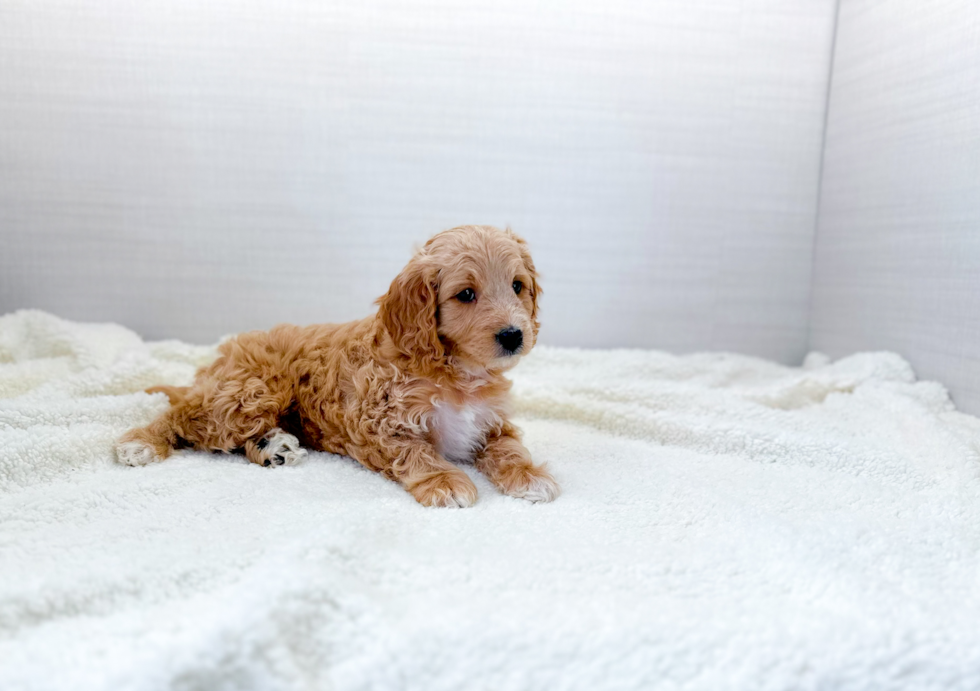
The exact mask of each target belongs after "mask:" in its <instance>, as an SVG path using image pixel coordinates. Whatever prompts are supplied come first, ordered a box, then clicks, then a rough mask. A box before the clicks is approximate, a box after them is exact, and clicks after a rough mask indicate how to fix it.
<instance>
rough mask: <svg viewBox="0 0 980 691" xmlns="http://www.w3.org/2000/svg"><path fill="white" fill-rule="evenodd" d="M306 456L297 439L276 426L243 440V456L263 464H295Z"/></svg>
mask: <svg viewBox="0 0 980 691" xmlns="http://www.w3.org/2000/svg"><path fill="white" fill-rule="evenodd" d="M306 456H307V453H306V449H303V448H300V445H299V439H297V438H296V437H294V436H293V435H291V434H289V433H288V432H284V431H282V430H281V429H279V428H278V427H273V428H272V429H271V430H269V431H268V432H266V433H265V434H264V435H262V436H261V437H259V438H257V439H249V440H248V441H246V442H245V457H246V458H248V460H250V461H251V462H252V463H257V464H259V465H263V466H270V465H271V466H277V465H296V464H297V463H300V462H301V461H303V460H304V459H305V458H306Z"/></svg>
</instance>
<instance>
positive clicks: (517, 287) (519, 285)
mask: <svg viewBox="0 0 980 691" xmlns="http://www.w3.org/2000/svg"><path fill="white" fill-rule="evenodd" d="M522 290H524V284H523V283H521V282H520V281H514V292H515V293H517V294H518V295H520V294H521V291H522Z"/></svg>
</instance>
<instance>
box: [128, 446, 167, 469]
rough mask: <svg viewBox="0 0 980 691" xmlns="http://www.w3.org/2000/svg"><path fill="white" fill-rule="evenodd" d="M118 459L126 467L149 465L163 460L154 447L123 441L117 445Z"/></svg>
mask: <svg viewBox="0 0 980 691" xmlns="http://www.w3.org/2000/svg"><path fill="white" fill-rule="evenodd" d="M116 458H117V459H118V460H119V462H120V463H125V464H126V465H134V466H135V465H148V464H150V463H156V462H157V461H162V460H163V459H162V458H160V457H159V456H157V453H156V451H154V450H153V447H152V446H150V445H149V444H147V443H146V442H142V441H121V442H119V443H118V444H116Z"/></svg>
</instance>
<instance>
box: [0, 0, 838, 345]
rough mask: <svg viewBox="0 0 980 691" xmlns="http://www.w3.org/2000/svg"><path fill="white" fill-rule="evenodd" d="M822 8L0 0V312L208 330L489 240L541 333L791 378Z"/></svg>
mask: <svg viewBox="0 0 980 691" xmlns="http://www.w3.org/2000/svg"><path fill="white" fill-rule="evenodd" d="M834 9H835V7H834V2H832V0H805V1H800V0H782V1H778V0H740V1H725V2H722V1H714V2H712V1H709V0H669V1H663V2H626V1H623V0H612V1H610V2H603V3H585V2H571V3H569V2H562V3H558V2H554V3H547V2H526V1H521V2H514V1H512V2H490V1H489V0H478V1H477V2H468V3H459V4H456V3H448V2H423V1H421V0H411V1H410V2H390V3H384V2H377V1H372V2H367V3H353V2H347V3H327V2H320V1H315V2H314V1H312V0H310V1H305V0H285V1H281V2H271V1H256V0H246V1H244V2H243V1H238V0H236V1H235V2H228V1H227V0H215V1H213V2H198V1H197V0H193V1H191V0H167V1H166V2H164V1H160V0H143V1H140V2H129V1H123V0H103V1H101V2H93V3H83V2H63V1H62V2H58V1H56V0H31V1H30V2H26V1H21V2H14V1H12V0H7V1H6V2H3V3H2V4H0V183H2V184H0V232H2V243H3V245H2V246H3V252H2V257H0V311H4V312H6V311H9V310H12V309H16V308H21V307H38V308H43V309H47V310H51V311H53V312H56V313H58V314H60V315H63V316H66V317H69V318H76V319H87V320H115V321H120V322H123V323H125V324H127V325H129V326H131V327H134V328H136V329H137V330H138V331H140V332H141V333H143V334H144V335H146V336H149V337H154V338H159V337H180V338H184V339H190V340H193V341H211V340H214V339H215V338H216V337H218V336H219V335H221V334H224V333H228V332H233V331H239V330H243V329H249V328H264V327H268V326H271V325H272V324H274V323H277V322H281V321H291V322H298V323H308V322H314V321H340V320H347V319H351V318H355V317H359V316H362V315H364V314H367V313H368V312H369V311H370V310H371V309H372V306H371V302H372V300H373V299H374V298H375V297H376V296H377V295H379V294H381V293H382V292H383V291H384V290H385V289H386V287H387V284H388V282H389V281H390V280H391V278H392V277H393V276H394V275H395V273H396V272H397V271H398V270H399V269H400V267H401V266H402V265H403V264H404V262H405V261H406V259H407V258H408V256H409V255H410V252H411V250H412V247H413V245H415V244H417V243H420V242H421V241H423V240H425V239H426V238H427V237H428V236H429V235H430V234H432V233H433V232H435V231H438V230H440V229H443V228H446V227H450V226H453V225H457V224H461V223H493V224H498V225H504V224H508V223H509V224H511V225H512V226H513V227H514V229H515V230H517V231H518V232H520V233H522V234H524V235H525V236H526V237H527V238H528V239H529V240H530V242H531V243H532V248H533V250H534V252H535V256H536V259H537V262H538V264H539V267H540V268H541V270H542V272H543V273H544V286H545V290H546V295H545V300H544V331H543V334H542V340H543V341H544V342H549V343H554V344H563V345H584V346H626V345H629V346H645V347H657V348H667V349H671V350H677V351H688V350H697V349H732V350H738V351H744V352H749V353H755V354H758V355H764V356H769V357H775V358H778V359H780V360H784V361H791V362H792V361H798V360H799V358H800V357H801V356H802V354H803V352H804V351H805V349H806V336H807V307H808V304H809V286H810V270H811V262H812V243H813V228H814V219H815V210H816V203H817V189H818V179H819V165H820V151H821V142H822V134H823V122H824V111H825V100H826V89H827V79H828V72H829V65H830V50H831V42H832V33H833V19H834Z"/></svg>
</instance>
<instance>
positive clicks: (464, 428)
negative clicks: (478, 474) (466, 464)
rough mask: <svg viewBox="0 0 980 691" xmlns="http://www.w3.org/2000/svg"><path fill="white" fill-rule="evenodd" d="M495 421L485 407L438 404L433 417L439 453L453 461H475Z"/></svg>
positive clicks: (495, 416)
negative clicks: (475, 456) (476, 454)
mask: <svg viewBox="0 0 980 691" xmlns="http://www.w3.org/2000/svg"><path fill="white" fill-rule="evenodd" d="M496 421H497V415H496V413H494V412H493V411H492V410H490V408H489V407H487V406H485V405H482V404H475V405H465V406H462V407H459V408H457V407H456V406H454V405H452V404H450V403H436V404H435V408H434V414H433V416H432V422H433V431H434V432H435V442H436V450H437V451H438V452H439V453H440V454H442V457H443V458H445V459H447V460H450V461H470V460H473V455H474V454H475V453H476V451H477V450H478V449H480V448H481V447H482V446H483V444H484V443H485V442H486V438H487V431H488V430H489V428H490V427H491V426H492V425H493V424H494V423H495V422H496Z"/></svg>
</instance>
